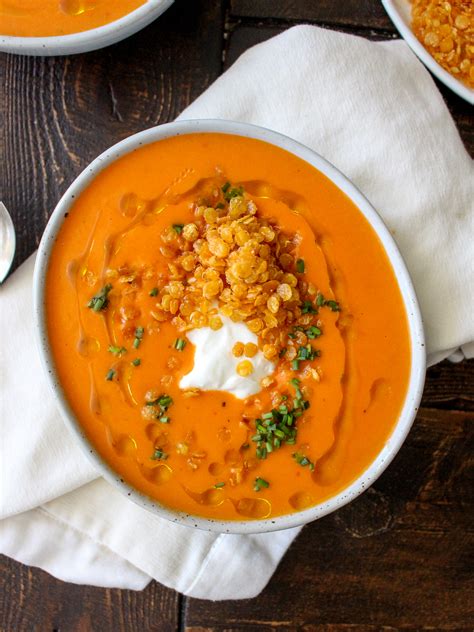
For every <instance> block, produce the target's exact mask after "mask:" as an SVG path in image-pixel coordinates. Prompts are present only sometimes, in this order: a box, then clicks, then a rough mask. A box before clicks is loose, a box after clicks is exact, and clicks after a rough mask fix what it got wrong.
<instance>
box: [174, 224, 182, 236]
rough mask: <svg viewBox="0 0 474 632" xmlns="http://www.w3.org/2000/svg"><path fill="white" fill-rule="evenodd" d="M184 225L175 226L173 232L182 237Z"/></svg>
mask: <svg viewBox="0 0 474 632" xmlns="http://www.w3.org/2000/svg"><path fill="white" fill-rule="evenodd" d="M183 228H184V224H173V230H174V232H175V233H176V234H178V235H181V233H182V232H183Z"/></svg>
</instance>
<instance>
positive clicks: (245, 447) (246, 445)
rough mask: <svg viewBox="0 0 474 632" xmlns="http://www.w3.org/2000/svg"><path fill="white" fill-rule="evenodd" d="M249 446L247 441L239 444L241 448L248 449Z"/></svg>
mask: <svg viewBox="0 0 474 632" xmlns="http://www.w3.org/2000/svg"><path fill="white" fill-rule="evenodd" d="M249 448H250V444H249V443H244V444H243V445H241V446H240V449H241V450H248V449H249Z"/></svg>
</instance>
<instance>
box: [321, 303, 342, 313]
mask: <svg viewBox="0 0 474 632" xmlns="http://www.w3.org/2000/svg"><path fill="white" fill-rule="evenodd" d="M325 304H326V305H327V306H328V307H329V309H330V310H331V311H332V312H340V311H341V308H340V307H339V303H338V302H337V301H326V303H325Z"/></svg>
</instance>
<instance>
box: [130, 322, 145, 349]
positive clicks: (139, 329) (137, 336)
mask: <svg viewBox="0 0 474 632" xmlns="http://www.w3.org/2000/svg"><path fill="white" fill-rule="evenodd" d="M144 333H145V329H144V328H143V327H137V328H136V329H135V340H134V341H133V348H134V349H138V347H139V346H140V343H141V341H142V338H143V334H144Z"/></svg>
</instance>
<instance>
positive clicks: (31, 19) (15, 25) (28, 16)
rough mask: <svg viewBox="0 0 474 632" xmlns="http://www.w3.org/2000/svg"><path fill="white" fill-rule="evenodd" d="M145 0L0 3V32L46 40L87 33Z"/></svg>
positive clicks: (13, 0) (16, 0)
mask: <svg viewBox="0 0 474 632" xmlns="http://www.w3.org/2000/svg"><path fill="white" fill-rule="evenodd" d="M145 1H146V0H120V1H117V0H1V2H0V33H1V34H2V35H16V36H18V37H49V36H54V35H69V34H71V33H79V32H80V31H88V30H89V29H94V28H96V27H98V26H104V25H105V24H109V23H110V22H114V21H115V20H118V19H119V18H122V17H123V16H124V15H127V14H128V13H131V12H132V11H134V10H135V9H137V8H138V7H140V6H141V5H142V4H145Z"/></svg>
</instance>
